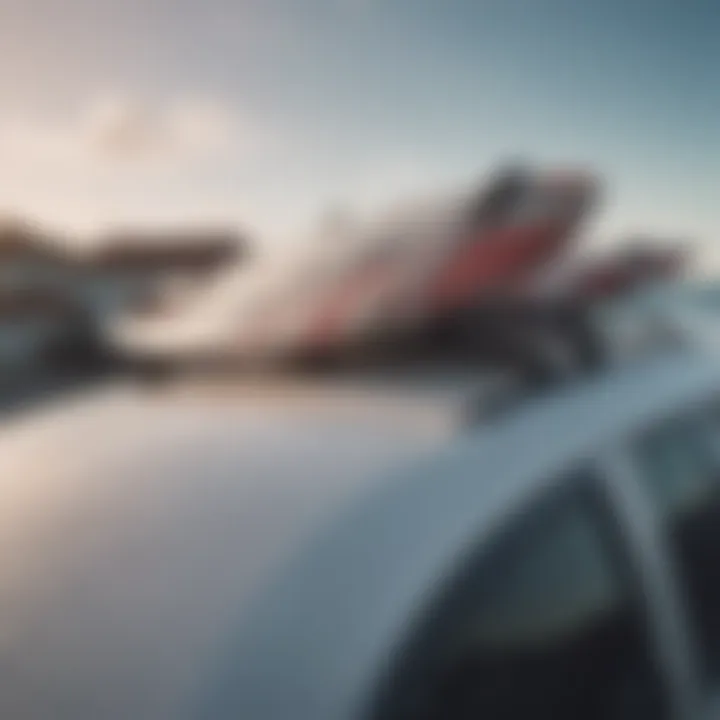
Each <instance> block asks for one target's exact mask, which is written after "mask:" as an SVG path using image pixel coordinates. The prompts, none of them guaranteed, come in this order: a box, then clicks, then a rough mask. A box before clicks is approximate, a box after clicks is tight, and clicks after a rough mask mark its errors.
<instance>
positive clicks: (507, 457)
mask: <svg viewBox="0 0 720 720" xmlns="http://www.w3.org/2000/svg"><path fill="white" fill-rule="evenodd" d="M244 382H245V384H242V383H240V384H239V385H236V386H232V387H228V386H223V385H220V386H219V387H216V388H213V386H212V385H202V384H199V385H179V386H176V387H173V388H172V389H166V390H165V391H163V392H159V393H158V392H155V393H148V394H143V393H138V392H137V388H135V390H132V389H128V388H123V387H116V388H110V389H108V390H107V391H106V392H104V393H100V394H94V395H93V396H92V397H90V398H79V399H76V400H74V401H73V402H69V401H68V403H67V404H65V405H63V406H58V407H55V408H51V409H49V410H47V411H46V412H45V413H43V414H41V415H40V416H36V417H35V418H32V417H28V416H26V417H24V418H23V419H22V420H21V421H19V422H17V423H16V424H14V425H9V426H6V427H5V428H4V429H3V431H2V434H1V435H0V477H2V478H3V480H6V482H3V483H2V484H1V485H0V508H3V509H4V512H3V518H2V524H1V527H2V533H3V543H1V544H0V553H3V554H4V555H3V557H2V562H0V619H1V620H2V623H3V627H5V628H6V632H5V633H4V634H3V637H2V642H1V643H0V661H1V662H2V667H3V668H5V672H4V673H3V675H2V680H1V681H0V682H1V683H2V691H1V692H0V715H1V716H2V717H7V718H23V719H24V720H45V719H46V718H50V717H52V718H56V719H57V720H70V719H72V720H95V719H96V718H103V720H127V718H143V719H145V718H147V719H150V718H152V719H153V720H177V719H178V718H188V719H190V718H194V719H195V720H210V719H212V720H216V719H217V718H243V720H284V719H286V718H292V720H345V719H348V720H353V719H357V720H386V719H389V718H391V719H393V720H419V719H422V720H459V719H462V720H465V719H466V718H471V717H472V718H474V717H482V718H486V719H487V720H493V719H495V718H497V719H499V718H502V719H503V720H527V718H529V717H539V718H558V719H562V720H565V719H568V720H569V719H570V718H573V719H574V718H587V719H590V720H618V719H620V718H623V719H628V720H630V719H632V720H650V719H652V720H665V719H667V720H670V719H677V720H681V719H682V720H688V719H689V718H706V717H713V716H714V715H713V714H712V713H713V712H714V709H716V703H717V700H718V698H717V688H718V681H720V615H719V614H718V608H719V607H720V575H719V572H718V568H720V455H719V454H718V447H719V445H718V440H719V439H720V425H719V419H720V414H719V413H718V410H719V406H718V399H719V398H720V364H718V363H717V361H716V358H714V357H706V356H705V355H704V354H702V353H699V352H696V351H683V352H681V353H673V354H670V355H667V356H665V357H662V358H660V357H656V358H654V359H652V360H649V359H648V360H645V361H643V362H641V363H640V364H639V365H636V366H635V367H626V368H624V369H616V370H609V371H608V372H606V373H604V374H602V375H598V376H596V377H594V378H593V379H585V380H582V381H577V382H575V383H573V384H570V385H566V386H564V387H563V388H558V389H557V390H556V391H555V392H550V393H548V394H546V395H545V396H543V397H540V396H538V397H535V398H534V399H532V400H528V401H526V402H523V403H521V404H519V405H518V406H517V407H516V408H514V409H513V410H512V411H510V412H506V413H503V414H502V415H500V416H498V417H497V418H496V419H495V420H487V421H486V422H483V423H474V422H472V421H470V420H469V418H472V417H473V416H474V413H472V412H470V413H469V412H468V410H470V409H471V408H472V406H473V405H474V404H475V403H476V402H482V397H483V388H482V383H480V382H479V378H478V377H477V376H473V377H470V376H467V377H465V376H460V375H456V374H452V373H451V374H449V375H447V376H444V375H438V376H431V375H426V374H420V375H418V376H412V375H405V376H402V375H398V374H395V375H393V374H392V373H391V374H390V375H388V376H387V377H373V376H361V377H354V378H353V377H344V378H338V377H336V378H334V379H329V378H325V379H323V380H321V381H317V380H315V381H310V380H306V381H300V380H297V381H286V382H280V381H279V380H266V381H265V382H264V383H262V382H260V381H259V380H258V379H257V378H256V379H252V380H247V381H244Z"/></svg>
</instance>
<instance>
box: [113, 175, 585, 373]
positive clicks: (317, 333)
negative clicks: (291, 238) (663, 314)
mask: <svg viewBox="0 0 720 720" xmlns="http://www.w3.org/2000/svg"><path fill="white" fill-rule="evenodd" d="M596 194H597V182H596V181H595V179H594V178H593V177H592V176H590V175H588V174H587V173H580V172H570V171H557V172H525V171H520V170H512V171H508V172H503V173H500V174H498V176H496V177H494V178H492V179H491V181H490V184H489V187H488V188H483V189H482V190H481V191H477V190H473V191H471V192H469V193H463V194H461V195H459V196H458V197H456V198H454V199H453V200H452V201H451V202H449V203H446V204H443V205H442V207H440V208H435V207H415V208H413V209H412V210H411V211H410V212H409V213H406V214H405V215H403V214H402V213H399V214H392V215H391V216H389V217H388V218H384V219H383V220H382V221H381V222H379V223H376V224H372V225H370V226H368V227H366V228H364V229H362V230H360V231H359V232H352V233H350V234H349V235H348V236H346V237H338V238H332V239H323V243H322V244H321V245H314V246H310V247H306V248H304V249H302V250H301V251H300V252H297V251H294V250H289V251H288V253H287V254H286V255H285V256H281V257H278V258H276V259H265V260H264V261H256V263H255V265H254V267H247V268H245V269H244V272H243V273H242V275H241V276H238V277H230V278H226V279H224V280H223V281H221V282H220V283H219V284H218V286H217V287H216V288H215V289H214V290H213V291H211V292H209V293H208V294H207V296H206V297H204V298H202V299H200V300H199V301H198V302H196V303H190V304H189V305H188V306H186V307H182V306H175V307H172V306H171V307H169V308H166V309H165V311H163V312H157V313H155V314H154V315H151V316H145V317H132V318H125V319H124V320H123V322H121V323H119V324H118V325H117V326H115V327H114V328H113V329H112V330H111V337H112V339H113V342H114V345H115V347H116V348H117V349H118V350H119V352H120V353H121V354H124V355H126V356H127V357H130V358H133V359H135V360H144V361H146V362H152V361H159V362H163V361H169V362H179V361H183V360H197V359H207V358H208V357H210V358H219V357H220V358H227V357H230V358H239V359H253V360H257V359H261V360H266V359H277V358H281V359H283V358H291V357H303V356H324V355H332V354H333V353H337V352H339V351H340V352H342V351H344V350H346V349H347V348H356V347H363V346H368V345H372V344H373V343H378V342H384V341H387V340H388V339H390V340H391V341H392V340H393V339H395V340H396V339H398V338H407V337H408V336H417V335H418V333H422V332H424V331H426V330H428V329H429V328H433V329H434V328H436V327H437V326H438V325H442V324H444V323H447V322H448V321H452V319H453V318H455V317H456V316H457V314H458V313H461V312H462V311H464V310H467V309H468V308H477V307H482V305H483V303H484V302H485V301H487V300H493V301H494V300H496V299H497V298H498V297H500V298H502V297H505V296H513V295H514V294H516V293H518V292H522V290H523V289H524V288H527V287H528V286H530V285H531V284H532V280H533V278H534V277H536V276H537V275H538V274H539V273H541V272H543V270H544V269H545V268H547V267H548V265H549V264H551V263H552V262H553V261H554V260H555V259H556V258H557V257H558V256H559V255H560V254H562V253H563V252H565V251H566V250H567V249H568V247H569V245H570V244H571V242H572V239H573V237H574V233H575V231H576V230H577V229H578V226H579V224H580V223H581V221H582V220H583V219H584V218H585V217H586V214H587V213H588V211H589V210H590V208H591V207H592V206H593V204H594V202H595V198H596Z"/></svg>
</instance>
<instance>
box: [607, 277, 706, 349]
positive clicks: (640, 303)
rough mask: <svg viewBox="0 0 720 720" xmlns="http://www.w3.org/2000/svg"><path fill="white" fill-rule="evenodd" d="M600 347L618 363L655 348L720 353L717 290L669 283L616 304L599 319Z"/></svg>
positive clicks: (614, 301) (703, 284) (696, 284)
mask: <svg viewBox="0 0 720 720" xmlns="http://www.w3.org/2000/svg"><path fill="white" fill-rule="evenodd" d="M597 319H598V322H597V326H598V328H599V329H600V330H601V332H602V333H603V337H604V343H605V345H606V346H607V347H610V348H612V349H613V351H614V353H615V354H616V355H617V357H618V358H622V357H623V356H628V355H630V356H636V355H637V354H638V352H642V349H643V348H646V352H649V353H653V352H655V350H656V349H657V347H658V345H660V344H662V345H664V346H665V347H671V346H674V347H686V348H696V349H704V350H709V351H717V350H720V285H719V284H718V283H717V282H710V281H705V282H690V281H685V282H671V283H659V284H655V285H652V286H650V287H645V288H640V289H639V290H638V291H637V292H633V293H630V294H627V295H624V296H622V297H618V298H614V299H612V300H611V301H610V302H607V303H605V304H604V306H603V307H602V308H601V309H600V310H599V311H598V313H597Z"/></svg>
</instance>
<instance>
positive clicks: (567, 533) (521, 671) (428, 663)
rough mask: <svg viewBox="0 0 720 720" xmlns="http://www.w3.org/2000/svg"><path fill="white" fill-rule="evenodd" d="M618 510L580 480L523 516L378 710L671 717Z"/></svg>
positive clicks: (437, 613) (450, 603)
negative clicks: (615, 516) (615, 518)
mask: <svg viewBox="0 0 720 720" xmlns="http://www.w3.org/2000/svg"><path fill="white" fill-rule="evenodd" d="M573 485H574V483H573ZM610 520H611V518H610V517H609V513H607V512H606V510H605V509H604V505H603V503H602V502H601V501H600V500H599V499H598V498H596V497H595V495H594V493H593V492H591V491H590V490H589V489H585V488H580V487H574V488H573V489H572V490H570V489H568V490H565V491H563V492H560V493H553V494H552V497H550V498H547V499H546V500H545V501H543V502H541V503H540V504H538V505H537V506H535V507H533V508H532V510H530V511H529V512H527V513H523V514H522V515H519V516H517V517H515V518H514V519H513V520H512V521H511V522H510V523H509V526H508V527H507V528H506V529H505V530H503V531H501V533H500V536H499V537H497V538H495V539H493V540H492V541H491V542H490V544H489V545H487V546H484V547H483V548H482V549H480V551H479V554H478V555H477V556H475V557H472V558H471V559H470V560H469V562H468V563H467V565H466V567H465V569H464V570H463V571H462V577H461V578H460V579H459V580H457V581H456V582H455V583H452V587H451V589H450V590H449V591H448V592H447V594H446V595H445V596H444V597H443V598H442V599H441V600H440V601H439V602H438V604H437V605H436V606H435V607H434V609H433V610H432V611H431V612H430V613H429V616H428V619H427V620H426V622H425V624H424V625H423V624H421V627H420V630H419V631H418V633H417V636H416V637H415V638H414V639H413V640H411V642H410V643H409V644H408V645H407V646H406V647H405V649H404V652H403V653H402V654H401V655H400V659H399V660H398V665H397V667H396V673H395V674H394V675H392V676H391V680H390V682H389V683H388V689H389V694H388V696H387V697H386V698H385V705H384V708H383V711H382V712H381V713H380V715H379V717H380V718H383V720H384V719H385V718H403V720H405V719H409V718H413V719H415V718H418V719H420V718H422V720H441V719H442V720H464V719H465V718H468V719H469V718H487V719H488V720H492V719H494V718H502V719H503V720H521V719H522V720H526V719H527V718H529V717H538V718H548V720H549V719H551V718H552V720H565V719H568V720H569V719H570V718H584V719H586V720H618V719H620V718H622V719H625V718H627V720H630V719H631V718H633V719H634V720H643V719H645V718H648V719H649V718H653V719H657V718H662V717H664V716H665V714H664V708H665V706H666V702H665V697H664V689H663V686H662V684H661V682H660V680H659V674H658V673H657V671H656V667H655V664H654V657H653V654H652V653H651V651H650V649H649V643H648V641H647V632H646V622H645V618H644V616H643V612H642V607H641V603H640V601H639V599H638V598H639V593H637V592H636V590H635V588H634V585H633V581H632V579H631V578H632V575H631V573H629V572H628V568H627V567H626V566H625V564H624V561H623V554H622V553H621V552H619V547H620V546H619V545H618V544H617V543H616V542H615V541H614V539H613V538H614V533H613V524H612V522H611V521H610Z"/></svg>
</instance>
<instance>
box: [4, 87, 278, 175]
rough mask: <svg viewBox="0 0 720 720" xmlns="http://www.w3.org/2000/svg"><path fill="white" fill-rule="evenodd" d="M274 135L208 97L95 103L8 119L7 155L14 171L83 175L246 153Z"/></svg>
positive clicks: (108, 97) (119, 98)
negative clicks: (60, 114)
mask: <svg viewBox="0 0 720 720" xmlns="http://www.w3.org/2000/svg"><path fill="white" fill-rule="evenodd" d="M267 140H268V135H267V133H266V132H265V131H261V129H260V127H259V126H256V125H255V124H254V123H252V122H250V121H248V120H246V119H242V118H241V117H240V115H239V113H238V112H237V111H235V110H234V109H233V108H232V107H230V106H228V105H226V104H224V103H222V102H218V101H214V100H208V99H203V98H200V99H198V98H187V99H178V100H171V101H166V102H164V103H154V104H153V103H143V102H141V101H138V100H136V99H134V98H131V97H127V96H122V95H106V96H102V97H99V98H95V99H93V100H91V101H89V102H88V103H87V104H86V105H85V106H83V107H81V108H80V109H79V111H78V112H77V113H76V114H75V115H74V116H72V117H69V118H64V119H58V118H55V119H54V118H50V117H37V116H24V117H18V116H15V117H5V118H2V117H0V158H2V162H3V164H5V165H6V166H7V165H9V166H10V167H11V168H12V169H13V170H14V171H17V170H20V171H23V170H24V171H25V173H24V174H27V173H33V172H40V173H42V172H44V171H51V172H53V171H54V172H57V171H62V172H71V173H72V172H78V173H85V172H88V171H98V170H99V171H103V170H105V171H111V172H113V171H118V170H146V169H158V168H159V169H162V168H167V167H173V168H176V167H177V166H182V165H185V166H192V165H194V164H197V163H201V162H205V161H207V160H211V159H213V158H216V157H218V156H223V157H226V156H230V155H232V156H233V157H234V156H237V157H238V158H241V157H243V156H245V155H247V154H248V153H252V152H253V151H255V150H257V149H259V148H261V147H263V146H264V145H265V144H266V143H267Z"/></svg>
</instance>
